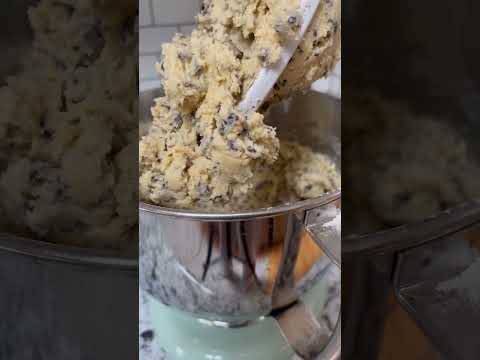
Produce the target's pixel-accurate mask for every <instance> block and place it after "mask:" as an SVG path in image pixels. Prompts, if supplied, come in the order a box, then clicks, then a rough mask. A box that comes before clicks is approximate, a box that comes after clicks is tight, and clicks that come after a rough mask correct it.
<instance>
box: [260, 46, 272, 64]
mask: <svg viewBox="0 0 480 360" xmlns="http://www.w3.org/2000/svg"><path fill="white" fill-rule="evenodd" d="M269 57H270V51H269V50H268V49H265V48H263V49H260V52H259V53H258V58H259V59H260V61H262V62H267V60H268V59H269Z"/></svg>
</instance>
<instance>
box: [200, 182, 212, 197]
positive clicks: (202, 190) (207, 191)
mask: <svg viewBox="0 0 480 360" xmlns="http://www.w3.org/2000/svg"><path fill="white" fill-rule="evenodd" d="M197 191H198V193H199V194H201V195H208V194H210V193H211V190H210V188H209V187H208V185H207V184H205V183H203V182H201V183H198V185H197Z"/></svg>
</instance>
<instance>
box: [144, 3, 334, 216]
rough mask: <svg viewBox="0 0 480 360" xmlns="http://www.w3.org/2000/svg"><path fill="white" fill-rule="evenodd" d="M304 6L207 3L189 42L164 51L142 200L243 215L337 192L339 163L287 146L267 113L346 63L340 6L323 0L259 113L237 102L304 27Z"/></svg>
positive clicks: (181, 39) (180, 38)
mask: <svg viewBox="0 0 480 360" xmlns="http://www.w3.org/2000/svg"><path fill="white" fill-rule="evenodd" d="M299 8H300V2H299V1H268V0H243V1H234V2H232V1H227V0H211V1H206V2H204V5H203V7H202V10H201V13H200V14H199V15H198V17H197V20H198V26H197V28H196V29H195V30H194V31H193V32H192V33H191V35H190V36H184V35H176V36H175V37H174V39H173V40H172V42H170V43H168V44H165V45H164V46H163V60H162V62H161V63H160V64H158V65H157V70H158V71H159V73H160V75H161V77H162V82H163V87H164V92H165V95H164V97H161V98H158V99H157V100H156V101H155V105H154V106H153V108H152V115H153V123H152V126H151V127H150V129H149V132H148V133H147V135H145V136H144V137H143V138H142V139H141V141H140V161H139V163H140V164H139V166H140V196H141V198H142V200H144V201H146V202H148V203H153V204H156V205H161V206H166V207H174V208H202V209H205V210H226V211H234V210H245V209H253V208H262V207H268V206H273V205H277V204H279V203H281V202H286V201H296V200H300V199H306V198H312V197H317V196H320V195H322V194H323V193H325V192H329V191H331V190H334V189H337V188H339V187H340V176H339V174H338V172H337V170H336V168H335V165H334V164H333V163H332V162H331V161H330V160H329V159H328V158H327V157H326V156H324V155H322V154H318V153H314V152H313V151H312V150H311V149H309V148H307V147H304V146H301V145H299V144H295V143H280V141H279V139H278V138H277V135H276V130H275V128H273V127H271V126H269V125H267V124H266V123H265V122H264V114H265V112H266V111H268V108H269V107H270V106H271V105H272V104H274V103H276V102H278V101H280V100H282V99H285V98H287V97H289V96H290V95H292V93H294V92H297V91H302V90H307V89H308V88H309V87H310V85H311V83H312V82H313V81H315V80H317V79H318V78H321V77H323V76H325V75H326V74H328V72H330V71H331V70H332V69H333V67H334V66H335V65H336V63H337V62H338V60H339V58H340V1H329V2H323V3H322V4H321V5H320V7H319V9H318V10H317V14H316V16H315V19H314V20H313V22H312V24H311V25H310V28H309V30H308V32H307V34H306V35H305V37H304V39H303V40H302V42H301V44H300V46H299V48H298V49H297V52H296V53H295V55H294V57H293V58H292V60H291V62H290V64H289V66H288V67H287V69H286V70H285V72H284V74H283V75H282V77H281V78H280V79H279V81H278V82H277V84H276V85H275V87H274V91H273V93H272V95H271V96H270V98H269V99H268V100H267V101H266V102H265V104H264V106H263V107H262V108H261V110H260V112H249V113H242V112H239V111H237V110H236V108H237V105H238V103H239V102H240V100H241V99H242V97H243V96H244V95H245V93H246V91H247V90H248V89H249V87H250V85H251V84H252V82H253V81H254V79H255V76H256V74H257V73H258V71H259V70H260V69H261V68H262V67H265V66H271V65H273V64H275V63H276V61H278V59H279V56H280V51H281V47H282V44H283V43H284V42H285V40H287V39H288V38H289V37H293V36H296V33H297V30H298V29H299V26H300V24H301V22H302V16H301V14H300V13H299Z"/></svg>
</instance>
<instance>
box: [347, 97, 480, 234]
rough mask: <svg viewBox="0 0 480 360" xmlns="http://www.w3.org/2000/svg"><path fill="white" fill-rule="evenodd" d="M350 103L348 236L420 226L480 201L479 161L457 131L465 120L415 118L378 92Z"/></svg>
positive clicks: (348, 108)
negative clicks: (453, 209)
mask: <svg viewBox="0 0 480 360" xmlns="http://www.w3.org/2000/svg"><path fill="white" fill-rule="evenodd" d="M364 91H365V90H364ZM345 101H347V102H348V106H346V107H345V109H346V110H347V111H346V112H344V113H343V120H344V123H343V124H344V127H343V129H342V130H344V132H343V134H344V136H343V138H342V141H343V143H342V145H343V148H344V151H343V154H342V159H344V163H345V164H346V167H344V168H343V171H344V172H343V173H344V174H346V176H345V178H346V181H347V188H348V189H349V191H348V192H345V193H344V194H343V196H344V197H346V199H347V200H346V201H348V204H349V208H348V209H347V210H346V211H345V212H344V221H345V224H346V226H345V228H346V229H347V231H348V232H351V233H356V234H362V233H366V232H371V231H375V230H380V229H383V228H388V227H392V226H398V225H403V224H406V223H411V222H416V221H421V220H424V219H425V218H427V217H430V216H433V215H435V214H437V213H438V212H440V211H442V210H446V209H448V208H450V207H452V206H455V205H458V204H461V203H462V202H465V201H468V200H471V199H474V198H480V182H479V181H478V179H480V166H479V160H478V159H477V158H475V153H474V151H473V149H472V148H471V143H469V142H468V141H466V140H465V136H464V134H463V135H462V133H461V132H460V130H459V129H458V123H461V122H460V121H457V122H454V121H452V120H449V119H448V118H442V117H440V116H437V117H435V116H432V115H424V114H421V113H417V112H415V111H413V110H412V109H411V108H410V107H409V106H408V105H407V104H405V103H403V102H400V101H391V100H386V99H384V98H382V97H379V96H377V95H375V94H368V95H358V94H357V95H355V96H353V95H351V96H349V98H346V99H345ZM477 156H478V155H477Z"/></svg>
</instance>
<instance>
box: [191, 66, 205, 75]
mask: <svg viewBox="0 0 480 360" xmlns="http://www.w3.org/2000/svg"><path fill="white" fill-rule="evenodd" d="M203 70H204V67H203V66H201V65H197V66H195V69H194V70H193V76H196V77H199V76H200V75H202V73H203Z"/></svg>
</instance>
